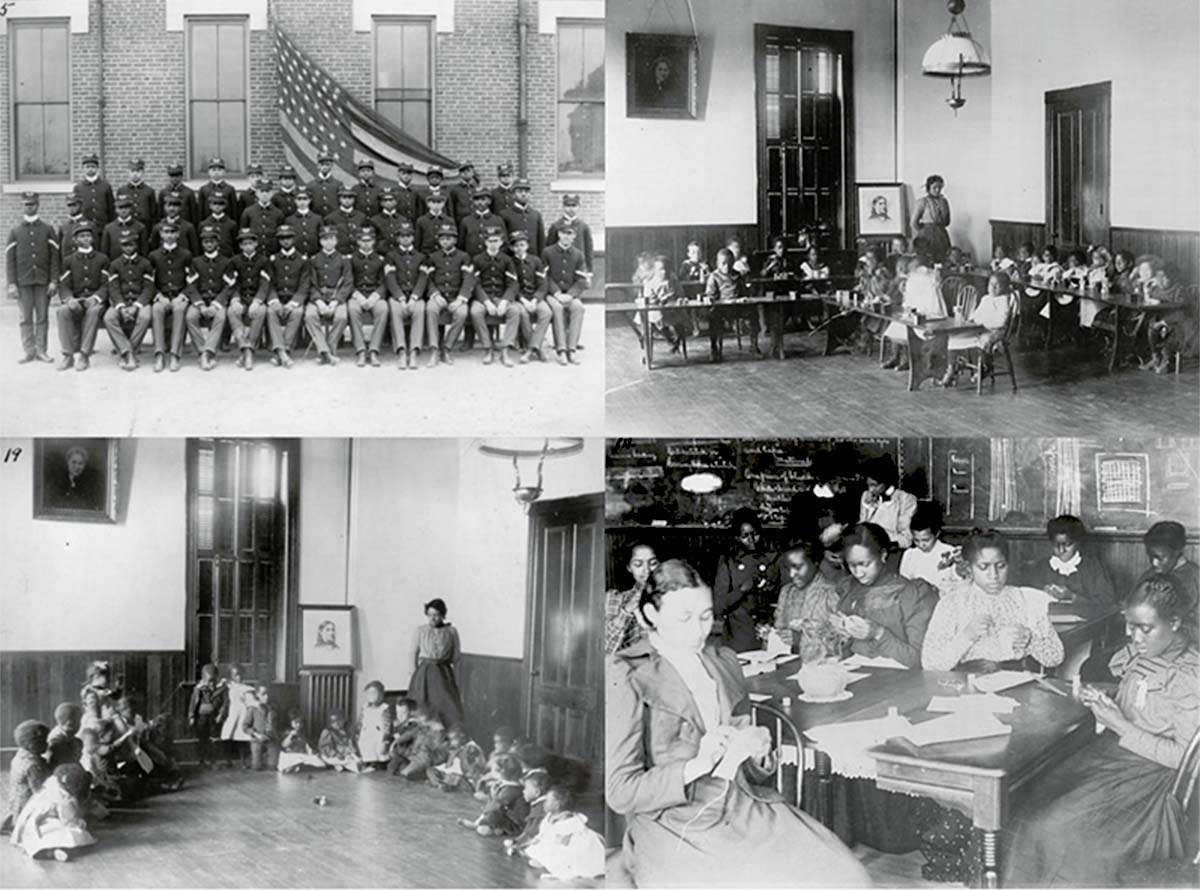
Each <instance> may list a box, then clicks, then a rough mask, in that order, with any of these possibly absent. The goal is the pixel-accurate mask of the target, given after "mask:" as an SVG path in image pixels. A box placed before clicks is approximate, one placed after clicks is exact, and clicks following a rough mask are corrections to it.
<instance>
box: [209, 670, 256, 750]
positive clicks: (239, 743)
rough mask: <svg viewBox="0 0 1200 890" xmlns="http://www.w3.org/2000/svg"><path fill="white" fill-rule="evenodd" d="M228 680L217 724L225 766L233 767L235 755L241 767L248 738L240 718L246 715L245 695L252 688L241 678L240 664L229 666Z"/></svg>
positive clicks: (252, 688) (251, 690)
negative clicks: (218, 725)
mask: <svg viewBox="0 0 1200 890" xmlns="http://www.w3.org/2000/svg"><path fill="white" fill-rule="evenodd" d="M228 670H229V678H228V679H227V680H226V681H225V697H224V699H223V700H222V702H221V710H220V713H219V714H218V716H217V722H218V723H219V724H220V725H221V746H222V747H223V748H224V751H225V766H226V767H231V766H233V758H234V755H235V754H236V755H237V757H238V760H239V761H241V763H242V765H243V766H244V765H245V764H246V743H247V742H249V741H250V736H248V735H246V731H245V730H244V729H242V718H243V717H244V716H245V714H246V693H247V692H253V691H254V687H253V686H251V685H250V684H248V683H247V682H246V681H245V679H244V678H243V677H242V666H241V665H240V664H231V665H229V668H228Z"/></svg>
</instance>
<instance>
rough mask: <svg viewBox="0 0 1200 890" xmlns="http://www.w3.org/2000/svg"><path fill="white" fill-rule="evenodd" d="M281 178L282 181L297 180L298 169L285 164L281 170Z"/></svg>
mask: <svg viewBox="0 0 1200 890" xmlns="http://www.w3.org/2000/svg"><path fill="white" fill-rule="evenodd" d="M279 178H280V179H295V178H296V168H295V167H293V166H292V165H291V164H284V165H283V166H282V167H280V168H279Z"/></svg>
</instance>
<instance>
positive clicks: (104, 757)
mask: <svg viewBox="0 0 1200 890" xmlns="http://www.w3.org/2000/svg"><path fill="white" fill-rule="evenodd" d="M79 741H80V745H81V746H82V750H81V751H80V754H79V765H80V766H82V767H83V768H84V771H85V772H87V774H88V775H89V776H91V783H92V795H93V796H95V797H97V798H99V799H100V801H101V802H103V803H115V802H117V801H119V800H121V796H122V795H121V786H120V783H119V782H118V781H117V778H116V776H115V775H114V774H113V773H111V772H110V771H109V768H108V759H109V758H108V754H109V748H108V746H106V745H102V744H101V743H100V733H99V731H98V730H96V729H93V728H90V727H85V728H83V729H81V730H79Z"/></svg>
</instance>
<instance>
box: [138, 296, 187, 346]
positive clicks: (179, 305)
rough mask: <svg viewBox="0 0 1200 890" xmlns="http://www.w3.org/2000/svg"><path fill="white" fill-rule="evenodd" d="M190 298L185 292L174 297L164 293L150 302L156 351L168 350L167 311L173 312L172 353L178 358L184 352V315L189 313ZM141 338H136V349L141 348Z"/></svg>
mask: <svg viewBox="0 0 1200 890" xmlns="http://www.w3.org/2000/svg"><path fill="white" fill-rule="evenodd" d="M187 307H188V299H187V297H185V296H184V295H183V294H176V295H175V296H173V297H168V296H166V295H164V294H157V295H156V296H155V297H154V302H152V303H151V304H150V317H151V319H152V321H153V325H154V352H155V354H158V353H160V352H166V351H167V333H166V325H165V323H164V322H165V319H166V317H167V313H168V312H169V313H170V314H171V355H173V356H175V357H176V358H178V357H179V355H180V354H181V353H182V352H183V332H184V327H185V325H184V317H185V316H186V314H187ZM141 345H142V341H141V340H135V341H134V343H133V346H134V348H135V349H137V348H140V347H141Z"/></svg>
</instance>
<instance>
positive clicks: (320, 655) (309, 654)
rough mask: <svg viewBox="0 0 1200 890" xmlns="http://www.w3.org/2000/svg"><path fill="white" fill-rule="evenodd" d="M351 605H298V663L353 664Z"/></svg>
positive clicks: (317, 665) (320, 665)
mask: <svg viewBox="0 0 1200 890" xmlns="http://www.w3.org/2000/svg"><path fill="white" fill-rule="evenodd" d="M354 632H355V628H354V606H325V605H321V606H304V605H302V606H300V666H301V667H302V668H352V667H354V651H355V649H354V645H355V642H356V641H355V639H354Z"/></svg>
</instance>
